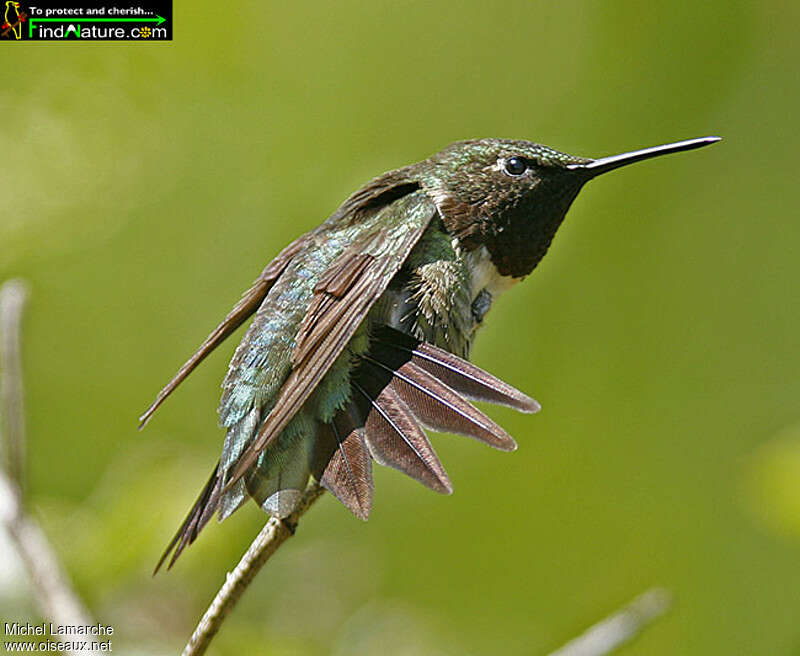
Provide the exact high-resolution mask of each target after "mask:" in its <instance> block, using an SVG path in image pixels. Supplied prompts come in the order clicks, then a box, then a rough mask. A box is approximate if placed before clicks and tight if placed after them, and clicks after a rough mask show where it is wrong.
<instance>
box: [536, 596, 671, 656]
mask: <svg viewBox="0 0 800 656" xmlns="http://www.w3.org/2000/svg"><path fill="white" fill-rule="evenodd" d="M670 605H671V601H670V595H669V593H668V592H667V591H666V590H664V589H662V588H650V589H649V590H647V591H646V592H644V593H643V594H641V595H639V596H638V597H636V599H634V600H633V601H632V602H630V603H629V604H628V605H627V606H623V607H622V608H621V609H620V610H618V611H617V612H616V613H614V614H613V615H609V616H608V617H606V618H605V619H604V620H601V621H600V622H598V623H597V624H595V625H594V626H591V627H589V628H588V629H587V630H586V631H585V632H584V633H582V634H581V635H579V636H578V637H577V638H574V639H573V640H570V641H569V642H568V643H567V644H565V645H564V646H563V647H561V648H559V649H556V650H555V651H554V652H551V653H550V655H549V656H603V655H604V654H610V653H611V652H612V651H615V650H616V649H617V648H619V647H621V646H622V645H623V644H625V643H626V642H628V641H630V640H632V639H633V638H634V637H635V636H637V635H638V634H639V633H640V632H641V631H642V630H643V629H644V628H645V627H646V626H647V625H648V624H650V623H651V622H652V621H653V620H655V619H656V618H658V617H660V616H661V615H663V614H664V613H666V612H667V611H668V610H669V607H670Z"/></svg>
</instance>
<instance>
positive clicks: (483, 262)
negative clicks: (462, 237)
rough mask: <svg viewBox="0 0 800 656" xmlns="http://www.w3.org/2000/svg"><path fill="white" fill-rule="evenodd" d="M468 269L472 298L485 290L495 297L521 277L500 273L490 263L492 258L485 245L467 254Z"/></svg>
mask: <svg viewBox="0 0 800 656" xmlns="http://www.w3.org/2000/svg"><path fill="white" fill-rule="evenodd" d="M467 258H468V260H470V261H469V269H470V271H471V272H472V297H473V299H474V298H475V297H476V296H477V295H478V294H480V293H481V292H482V291H483V290H486V291H487V292H488V293H489V294H490V295H491V297H492V298H493V299H495V298H497V297H498V296H499V295H500V294H502V293H503V292H504V291H506V290H507V289H511V287H513V286H514V285H516V284H517V283H518V282H519V281H520V280H522V278H512V277H511V276H504V275H501V274H500V273H499V272H498V271H497V267H495V265H494V264H492V258H491V257H490V256H489V251H487V250H486V247H485V246H482V247H481V248H478V249H476V250H474V251H471V252H470V253H468V254H467Z"/></svg>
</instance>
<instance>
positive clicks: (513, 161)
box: [505, 157, 528, 175]
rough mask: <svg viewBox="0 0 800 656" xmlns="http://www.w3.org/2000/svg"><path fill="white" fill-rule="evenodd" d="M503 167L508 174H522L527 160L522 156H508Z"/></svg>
mask: <svg viewBox="0 0 800 656" xmlns="http://www.w3.org/2000/svg"><path fill="white" fill-rule="evenodd" d="M505 169H506V173H508V174H509V175H522V174H523V173H525V171H527V170H528V162H526V161H525V158H524V157H509V158H508V159H507V160H506V165H505Z"/></svg>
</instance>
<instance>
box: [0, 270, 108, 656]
mask: <svg viewBox="0 0 800 656" xmlns="http://www.w3.org/2000/svg"><path fill="white" fill-rule="evenodd" d="M27 296H28V292H27V287H26V286H25V284H24V283H22V282H21V281H19V280H10V281H8V282H7V283H5V284H4V285H3V286H2V287H0V385H2V388H0V426H2V427H3V429H4V430H3V434H2V435H0V437H3V441H4V443H5V449H4V451H5V455H6V458H5V460H6V462H5V467H0V521H2V523H3V524H4V525H5V527H6V529H7V530H8V534H9V536H10V537H11V541H12V543H13V545H14V547H15V548H16V550H17V552H18V553H19V555H20V557H21V559H22V562H23V563H24V564H25V568H26V569H27V571H28V575H29V577H30V580H31V584H32V586H33V592H34V595H35V596H36V600H37V602H38V604H39V607H40V608H41V611H42V614H43V616H44V617H46V618H48V619H50V620H51V621H52V622H53V623H54V624H61V625H65V624H66V625H72V626H75V625H89V624H93V623H94V621H93V620H92V618H91V616H90V615H89V613H88V612H87V611H86V609H85V608H84V606H83V604H82V603H81V601H80V599H79V598H78V596H77V595H76V594H75V593H74V591H73V590H72V587H71V585H70V582H69V578H68V577H67V575H66V573H65V572H64V569H63V568H62V567H61V563H60V562H59V560H58V557H57V556H56V554H55V551H53V548H52V547H51V546H50V543H49V542H48V541H47V537H46V536H45V533H44V531H43V530H42V529H41V527H40V526H39V524H38V523H37V522H36V520H34V519H33V518H32V517H31V516H30V515H28V514H27V513H26V512H25V508H24V503H23V501H24V499H23V489H22V485H21V481H22V472H23V469H24V454H25V422H24V419H23V402H22V359H21V357H20V342H21V340H20V326H21V322H22V312H23V310H24V308H25V301H26V300H27ZM70 653H77V652H70ZM80 653H81V654H82V655H83V656H86V655H87V654H93V653H95V652H94V651H88V650H83V651H81V652H80Z"/></svg>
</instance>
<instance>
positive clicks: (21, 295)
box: [0, 280, 28, 490]
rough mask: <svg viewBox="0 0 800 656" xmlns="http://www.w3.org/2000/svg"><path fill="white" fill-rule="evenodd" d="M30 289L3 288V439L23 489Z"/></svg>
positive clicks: (17, 283) (13, 284)
mask: <svg viewBox="0 0 800 656" xmlns="http://www.w3.org/2000/svg"><path fill="white" fill-rule="evenodd" d="M27 298H28V289H27V286H26V285H25V283H24V282H22V281H21V280H9V281H8V282H7V283H5V284H4V285H3V286H2V287H0V436H4V443H5V449H4V451H5V453H4V454H3V456H4V458H5V465H6V471H7V472H8V475H9V476H10V477H11V480H12V481H13V482H14V483H15V484H16V485H17V486H18V487H19V488H20V490H22V489H23V487H24V484H23V476H24V472H23V469H24V466H23V463H24V462H25V411H24V405H23V391H22V357H21V356H20V353H21V350H22V349H21V348H20V327H21V325H22V312H23V310H24V309H25V302H26V301H27Z"/></svg>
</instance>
